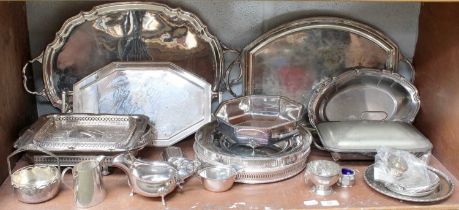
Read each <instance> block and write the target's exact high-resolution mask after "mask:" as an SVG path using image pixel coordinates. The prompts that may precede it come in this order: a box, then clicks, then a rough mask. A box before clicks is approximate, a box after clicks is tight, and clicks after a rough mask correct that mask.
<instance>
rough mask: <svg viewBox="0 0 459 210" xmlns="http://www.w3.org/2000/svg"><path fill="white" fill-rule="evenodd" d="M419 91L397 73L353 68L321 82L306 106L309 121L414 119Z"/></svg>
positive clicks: (417, 106)
mask: <svg viewBox="0 0 459 210" xmlns="http://www.w3.org/2000/svg"><path fill="white" fill-rule="evenodd" d="M420 103H421V102H420V99H419V95H418V91H417V89H416V87H415V86H414V85H412V84H411V83H410V82H409V81H407V80H406V79H405V78H403V77H402V76H401V75H399V74H397V73H392V72H390V71H386V70H378V69H368V68H361V69H354V70H349V71H347V72H345V73H342V74H341V75H339V76H337V77H334V78H332V79H328V80H325V81H323V82H322V83H320V84H319V85H318V86H317V87H316V88H315V89H314V91H313V93H312V96H311V100H310V102H309V105H308V116H309V121H310V123H311V124H312V125H313V126H314V127H315V126H316V125H317V124H318V123H320V122H328V121H350V120H388V121H402V122H408V123H411V122H413V120H414V118H415V117H416V115H417V113H418V111H419V108H420Z"/></svg>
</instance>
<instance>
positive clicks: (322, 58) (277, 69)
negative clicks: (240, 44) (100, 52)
mask: <svg viewBox="0 0 459 210" xmlns="http://www.w3.org/2000/svg"><path fill="white" fill-rule="evenodd" d="M242 54H243V57H242V60H241V66H242V71H241V76H242V75H244V78H245V79H244V87H245V95H254V94H256V95H281V96H286V97H288V98H290V99H293V100H296V101H298V102H300V103H303V104H304V105H305V107H306V106H307V104H308V103H309V98H310V95H311V93H312V89H313V87H314V86H315V85H317V84H318V83H319V82H321V80H323V79H324V78H326V77H333V76H337V75H339V74H340V73H342V72H344V71H345V70H346V69H349V68H354V67H358V66H362V67H368V68H378V69H383V68H384V69H388V70H391V71H395V70H397V69H398V63H399V59H400V58H401V57H402V56H401V55H400V52H399V49H398V47H397V45H396V44H395V43H394V42H393V41H392V40H391V39H389V38H388V37H387V36H385V35H384V34H383V33H381V32H379V31H377V30H376V29H374V28H372V27H370V26H368V25H365V24H362V23H359V22H356V21H352V20H349V19H344V18H337V17H313V18H305V19H300V20H296V21H293V22H290V23H287V24H284V25H281V26H279V27H277V28H275V29H273V30H271V31H269V32H267V33H265V34H264V35H262V36H260V37H259V38H257V39H256V40H255V41H253V42H252V43H251V44H250V45H248V46H247V47H245V48H244V50H243V53H242ZM412 74H413V72H410V75H409V76H412ZM410 79H411V78H410Z"/></svg>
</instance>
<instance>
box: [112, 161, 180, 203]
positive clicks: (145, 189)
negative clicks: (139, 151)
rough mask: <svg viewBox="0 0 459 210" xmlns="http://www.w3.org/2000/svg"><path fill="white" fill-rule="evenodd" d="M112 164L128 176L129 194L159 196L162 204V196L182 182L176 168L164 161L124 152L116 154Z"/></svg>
mask: <svg viewBox="0 0 459 210" xmlns="http://www.w3.org/2000/svg"><path fill="white" fill-rule="evenodd" d="M112 164H113V166H115V167H118V168H120V169H121V170H123V171H124V173H126V175H127V176H128V181H129V186H130V187H131V190H132V192H131V195H133V193H138V194H140V195H142V196H146V197H161V199H162V202H163V205H165V204H166V203H165V200H164V197H165V196H166V195H167V194H169V193H170V192H172V191H173V190H174V189H175V187H176V186H178V185H180V183H181V182H182V180H181V179H180V177H179V175H178V172H177V169H176V168H175V167H174V166H173V165H171V164H170V163H168V162H165V161H145V160H140V159H135V158H134V157H133V156H132V155H130V154H128V153H125V154H120V155H118V156H116V157H115V158H114V159H113V163H112Z"/></svg>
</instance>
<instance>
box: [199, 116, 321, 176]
mask: <svg viewBox="0 0 459 210" xmlns="http://www.w3.org/2000/svg"><path fill="white" fill-rule="evenodd" d="M217 126H218V125H217V123H216V122H212V123H209V124H207V125H205V126H203V127H202V128H200V129H199V130H198V131H197V132H196V134H195V143H194V145H193V149H194V151H195V156H196V158H197V159H198V160H200V161H201V162H203V164H204V165H206V164H208V165H214V166H215V165H231V166H233V167H234V168H236V169H237V170H238V175H237V178H236V182H241V183H249V184H257V183H270V182H277V181H280V180H284V179H288V178H290V177H292V176H294V175H296V174H298V173H299V172H301V171H302V170H303V169H304V168H305V167H306V160H307V158H308V155H309V153H310V144H311V141H312V136H311V134H310V133H309V132H308V131H307V130H304V129H300V130H299V134H297V135H294V136H292V137H290V138H287V139H286V140H283V141H279V142H276V143H275V144H273V145H269V146H262V147H257V148H252V147H250V146H248V145H245V144H240V143H237V142H234V141H232V140H231V139H229V138H228V137H226V136H224V135H223V134H221V133H220V132H219V131H218V130H217Z"/></svg>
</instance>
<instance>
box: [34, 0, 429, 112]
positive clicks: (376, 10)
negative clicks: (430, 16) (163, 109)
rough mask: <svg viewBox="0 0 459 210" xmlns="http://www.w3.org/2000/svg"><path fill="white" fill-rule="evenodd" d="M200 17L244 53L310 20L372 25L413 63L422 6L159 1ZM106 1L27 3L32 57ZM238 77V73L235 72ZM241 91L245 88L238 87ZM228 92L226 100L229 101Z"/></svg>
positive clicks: (41, 106)
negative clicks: (275, 32) (271, 34)
mask: <svg viewBox="0 0 459 210" xmlns="http://www.w3.org/2000/svg"><path fill="white" fill-rule="evenodd" d="M158 2H161V3H165V4H168V5H170V6H171V7H181V8H182V9H184V10H187V11H190V12H193V13H195V14H197V15H198V16H199V17H200V18H201V20H202V21H203V22H204V23H206V24H207V25H208V27H209V30H210V31H211V33H213V34H214V35H216V36H217V37H218V38H219V39H220V41H222V42H223V43H225V44H227V45H228V46H230V47H233V48H238V49H242V48H243V47H244V46H246V45H247V44H249V43H250V42H251V41H253V40H255V39H256V38H257V37H258V36H260V35H261V34H263V33H264V32H266V31H268V30H270V29H272V28H274V27H276V26H278V25H281V24H283V23H286V22H289V21H292V20H295V19H299V18H304V17H311V16H319V15H320V16H324V15H328V16H340V17H347V18H351V19H354V20H357V21H361V22H364V23H367V24H369V25H372V26H374V27H376V28H378V29H379V30H381V31H382V32H384V33H385V34H386V35H388V36H389V37H390V38H392V39H393V40H394V41H395V42H396V43H397V44H398V45H399V47H400V49H401V51H402V53H403V54H404V55H405V56H406V57H408V58H409V59H411V58H412V57H413V55H414V50H415V46H416V41H417V35H418V17H419V11H420V3H372V2H310V1H229V0H226V1H215V0H170V1H158ZM103 3H104V2H102V1H84V2H83V1H82V2H78V1H76V2H73V1H72V2H55V1H53V2H43V1H37V2H27V21H28V28H29V39H30V49H31V56H32V57H35V56H38V55H39V54H40V53H41V51H43V50H44V49H45V48H46V45H47V44H48V43H50V42H52V41H53V40H54V36H55V33H56V32H57V31H58V30H59V29H60V27H61V25H62V24H63V23H64V21H65V20H66V19H67V18H69V17H72V16H74V15H76V14H78V13H79V12H80V11H88V10H90V9H91V8H92V7H93V6H95V5H99V4H103ZM33 69H34V80H35V86H36V88H37V89H41V88H42V84H43V83H42V77H41V66H40V65H38V64H35V65H34V66H33ZM236 73H237V72H236ZM236 90H240V87H239V88H236ZM228 97H229V96H228V94H226V95H225V98H228ZM37 109H38V114H39V115H43V114H47V113H51V112H57V111H58V110H56V109H54V108H53V107H52V106H51V105H50V104H49V103H48V102H47V101H46V100H43V98H37Z"/></svg>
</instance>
